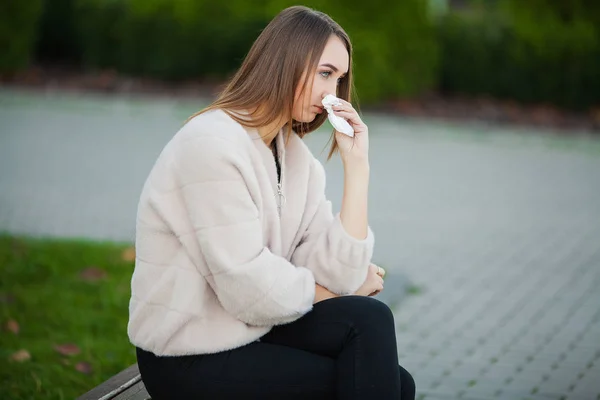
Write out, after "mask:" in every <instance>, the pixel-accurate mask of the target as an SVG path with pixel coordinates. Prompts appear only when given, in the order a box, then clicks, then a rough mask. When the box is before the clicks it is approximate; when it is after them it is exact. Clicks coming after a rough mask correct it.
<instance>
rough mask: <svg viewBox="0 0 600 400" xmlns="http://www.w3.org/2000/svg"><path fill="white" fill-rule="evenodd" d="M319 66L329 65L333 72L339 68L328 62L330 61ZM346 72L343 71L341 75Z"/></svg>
mask: <svg viewBox="0 0 600 400" xmlns="http://www.w3.org/2000/svg"><path fill="white" fill-rule="evenodd" d="M320 66H321V67H329V68H331V69H332V70H333V72H338V71H339V69H338V68H337V67H336V66H335V65H333V64H330V63H325V64H321V65H320ZM347 73H348V72H344V73H343V74H342V75H346V74H347Z"/></svg>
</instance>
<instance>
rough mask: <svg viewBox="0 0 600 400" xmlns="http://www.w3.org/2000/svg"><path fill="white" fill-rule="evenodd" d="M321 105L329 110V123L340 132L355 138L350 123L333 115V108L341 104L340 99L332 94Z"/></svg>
mask: <svg viewBox="0 0 600 400" xmlns="http://www.w3.org/2000/svg"><path fill="white" fill-rule="evenodd" d="M321 104H323V107H325V109H326V110H327V118H328V119H329V122H331V125H333V127H334V128H335V129H336V130H337V131H338V132H341V133H343V134H345V135H348V136H350V137H353V136H354V129H352V126H350V124H349V123H348V121H346V120H345V119H344V118H342V117H339V116H337V115H335V114H334V113H333V108H332V107H333V106H336V105H338V104H340V99H338V98H337V97H335V96H334V95H332V94H328V95H327V96H325V97H324V98H323V100H321Z"/></svg>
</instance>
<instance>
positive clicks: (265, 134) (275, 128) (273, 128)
mask: <svg viewBox="0 0 600 400" xmlns="http://www.w3.org/2000/svg"><path fill="white" fill-rule="evenodd" d="M284 125H285V122H282V120H279V121H278V120H275V121H273V122H271V123H270V124H268V125H266V126H261V127H259V128H257V130H258V134H259V135H260V137H261V138H262V140H263V141H264V142H265V144H266V145H267V147H270V146H271V143H272V142H273V140H274V139H275V137H276V136H277V134H278V133H279V131H280V130H281V128H283V126H284Z"/></svg>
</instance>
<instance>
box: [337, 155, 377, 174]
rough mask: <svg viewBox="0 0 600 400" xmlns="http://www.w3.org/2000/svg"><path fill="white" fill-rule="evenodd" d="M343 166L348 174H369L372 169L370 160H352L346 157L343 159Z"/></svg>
mask: <svg viewBox="0 0 600 400" xmlns="http://www.w3.org/2000/svg"><path fill="white" fill-rule="evenodd" d="M342 165H343V166H344V171H345V172H346V173H360V174H365V173H366V174H367V175H368V174H369V171H370V169H371V167H370V165H369V158H368V157H364V158H362V157H361V158H351V157H345V158H342Z"/></svg>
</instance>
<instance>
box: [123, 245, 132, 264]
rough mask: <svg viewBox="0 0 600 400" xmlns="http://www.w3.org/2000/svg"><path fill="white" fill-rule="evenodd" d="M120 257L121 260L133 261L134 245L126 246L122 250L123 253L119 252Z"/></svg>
mask: <svg viewBox="0 0 600 400" xmlns="http://www.w3.org/2000/svg"><path fill="white" fill-rule="evenodd" d="M121 258H122V259H123V261H127V262H133V261H135V247H128V248H126V249H125V250H123V253H121Z"/></svg>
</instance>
